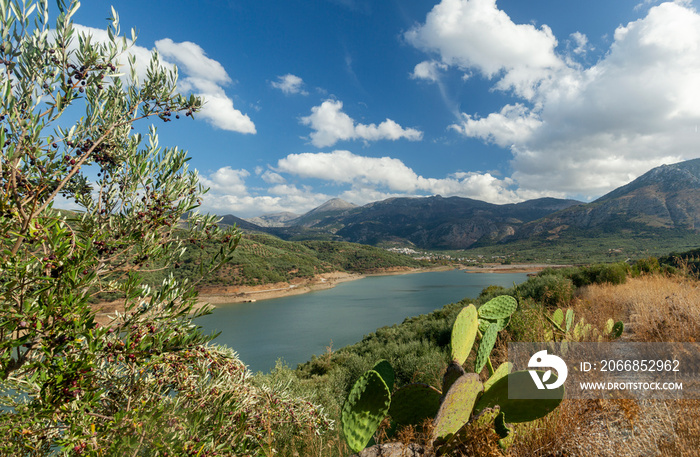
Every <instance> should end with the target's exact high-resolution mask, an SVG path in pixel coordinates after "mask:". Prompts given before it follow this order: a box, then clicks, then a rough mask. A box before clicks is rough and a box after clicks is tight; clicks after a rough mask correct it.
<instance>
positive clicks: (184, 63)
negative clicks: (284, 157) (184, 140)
mask: <svg viewBox="0 0 700 457" xmlns="http://www.w3.org/2000/svg"><path fill="white" fill-rule="evenodd" d="M74 28H75V30H76V32H78V33H81V34H86V35H91V36H92V37H93V38H92V39H93V40H94V41H96V42H101V43H105V42H107V41H109V37H108V35H107V31H106V30H102V29H96V28H93V27H86V26H84V25H80V24H74ZM127 43H128V45H129V48H128V50H127V52H126V53H125V54H122V55H120V56H118V66H119V71H120V72H122V73H124V74H125V76H127V77H128V74H129V61H128V56H129V55H133V56H135V57H136V76H137V78H138V80H139V82H143V81H145V79H146V70H147V69H148V66H149V64H150V62H151V59H152V57H153V50H150V49H147V48H144V47H143V46H139V45H136V44H134V43H133V42H132V41H131V40H127ZM74 45H76V46H77V41H76V42H75V43H74ZM154 49H155V50H156V51H157V52H158V60H159V64H160V65H161V66H162V67H164V68H168V69H173V68H175V66H176V65H177V67H178V72H179V79H178V90H180V91H182V92H189V93H194V94H196V95H198V96H201V97H202V98H203V99H204V100H205V104H204V107H203V108H202V110H201V112H199V113H198V114H197V117H199V116H201V117H203V118H204V119H206V120H207V121H208V122H209V123H211V124H212V125H213V126H215V127H217V128H220V129H223V130H229V131H233V132H240V133H255V124H253V122H252V121H251V120H250V118H249V117H248V116H247V115H245V114H243V113H242V112H241V111H239V110H237V109H235V108H234V107H233V100H231V98H230V97H229V96H228V95H226V92H225V91H224V89H223V87H222V86H226V85H229V84H231V78H230V77H229V75H228V74H227V73H226V70H225V69H224V67H223V66H222V65H221V64H220V63H219V62H217V61H216V60H213V59H211V58H209V57H207V56H206V53H205V52H204V50H203V49H202V48H201V47H200V46H199V45H197V44H196V43H192V42H189V41H185V42H182V43H175V42H173V41H172V40H171V39H169V38H165V39H162V40H158V41H156V43H155V48H154Z"/></svg>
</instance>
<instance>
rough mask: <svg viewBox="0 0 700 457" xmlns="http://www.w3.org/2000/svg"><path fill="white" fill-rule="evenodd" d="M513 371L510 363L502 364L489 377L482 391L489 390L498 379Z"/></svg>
mask: <svg viewBox="0 0 700 457" xmlns="http://www.w3.org/2000/svg"><path fill="white" fill-rule="evenodd" d="M512 369H513V364H512V363H510V362H503V363H502V364H501V365H500V366H499V367H498V368H496V371H495V372H494V373H493V374H492V375H491V377H490V378H489V379H488V380H487V381H486V382H485V383H484V391H487V390H489V389H490V388H491V386H492V385H494V384H495V383H496V381H498V380H499V379H501V378H503V377H505V376H507V375H508V374H509V373H510V371H511V370H512Z"/></svg>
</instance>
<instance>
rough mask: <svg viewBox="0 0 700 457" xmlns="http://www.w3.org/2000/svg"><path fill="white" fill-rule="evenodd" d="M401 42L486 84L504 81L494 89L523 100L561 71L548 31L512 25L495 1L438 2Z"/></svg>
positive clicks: (461, 0)
mask: <svg viewBox="0 0 700 457" xmlns="http://www.w3.org/2000/svg"><path fill="white" fill-rule="evenodd" d="M405 38H406V39H407V41H408V42H409V43H411V44H413V45H414V46H415V47H417V48H419V49H422V50H424V51H426V52H428V53H431V54H437V55H439V56H440V58H441V60H442V63H443V64H446V65H450V66H455V67H458V68H460V69H462V70H465V71H467V70H469V69H476V70H478V71H480V72H481V73H482V74H483V75H484V76H485V77H487V78H494V77H496V76H500V75H503V76H502V78H501V79H500V81H499V82H498V84H497V85H496V87H497V88H499V89H502V90H508V89H513V90H514V91H515V92H516V93H518V94H519V95H521V96H524V97H526V98H531V97H532V96H534V91H535V88H536V86H537V85H538V84H539V83H540V82H541V81H542V80H543V79H545V78H547V77H548V75H549V74H550V72H551V71H552V69H556V68H561V67H563V66H564V63H563V62H562V60H561V59H560V58H559V57H558V56H557V55H556V53H555V52H554V48H555V47H556V46H557V40H556V38H555V37H554V34H553V33H552V30H551V29H550V28H549V27H547V26H546V25H544V26H542V27H541V28H540V29H537V28H535V27H534V26H533V25H531V24H515V23H513V21H512V20H511V19H510V17H508V15H507V14H506V13H505V12H503V11H501V10H499V9H498V7H497V6H496V0H442V1H441V2H440V3H439V4H438V5H436V6H435V7H434V8H433V9H432V10H431V11H430V12H429V13H428V16H427V17H426V21H425V24H423V25H420V26H417V27H414V28H412V29H411V30H409V31H408V32H406V34H405ZM414 73H415V70H414Z"/></svg>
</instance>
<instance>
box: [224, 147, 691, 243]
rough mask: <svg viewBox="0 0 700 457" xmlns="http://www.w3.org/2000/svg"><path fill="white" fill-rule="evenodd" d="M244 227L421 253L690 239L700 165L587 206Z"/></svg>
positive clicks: (314, 215)
mask: <svg viewBox="0 0 700 457" xmlns="http://www.w3.org/2000/svg"><path fill="white" fill-rule="evenodd" d="M226 217H227V218H228V221H234V219H231V218H235V216H226ZM235 219H238V218H235ZM245 222H246V224H248V225H245V226H244V225H241V227H242V228H243V229H246V230H252V231H261V232H267V233H270V234H273V235H276V236H278V237H280V238H283V239H288V240H305V239H327V240H338V241H350V242H355V243H362V244H369V245H379V246H415V247H419V248H424V249H469V248H473V247H478V246H487V245H494V244H503V243H509V242H512V241H518V240H524V239H528V238H541V239H546V240H550V241H551V240H557V239H560V238H565V237H567V236H569V237H570V236H598V234H599V233H600V232H601V231H602V232H604V233H609V234H614V233H618V234H619V233H627V232H630V231H634V230H645V229H647V228H648V229H654V230H656V229H659V230H670V231H674V230H676V231H678V230H686V231H691V232H692V231H697V230H698V228H700V159H693V160H689V161H685V162H680V163H676V164H671V165H662V166H660V167H656V168H654V169H652V170H649V171H648V172H647V173H645V174H643V175H642V176H640V177H639V178H637V179H635V180H633V181H632V182H630V183H628V184H626V185H624V186H621V187H619V188H617V189H615V190H613V191H611V192H609V193H607V194H606V195H604V196H602V197H600V198H598V199H597V200H595V201H593V202H590V203H584V202H580V201H577V200H570V199H557V198H552V197H545V198H539V199H533V200H527V201H524V202H519V203H509V204H503V205H496V204H492V203H488V202H484V201H481V200H475V199H470V198H464V197H455V196H453V197H442V196H440V195H435V196H430V197H393V198H390V199H386V200H381V201H376V202H371V203H368V204H366V205H364V206H357V205H354V204H352V203H348V202H346V201H344V200H342V199H332V200H329V201H328V202H326V203H324V204H323V205H320V206H319V207H317V208H314V209H313V210H311V211H309V212H307V213H305V214H303V215H301V216H299V217H297V218H294V219H290V220H288V221H286V222H285V223H284V224H283V226H276V227H260V226H256V225H255V224H251V223H250V222H248V221H245Z"/></svg>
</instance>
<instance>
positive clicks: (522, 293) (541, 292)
mask: <svg viewBox="0 0 700 457" xmlns="http://www.w3.org/2000/svg"><path fill="white" fill-rule="evenodd" d="M515 291H516V294H517V296H518V297H520V298H532V299H533V300H535V301H537V302H540V303H542V304H544V305H546V306H550V307H555V306H560V305H563V304H565V303H568V302H569V301H570V300H571V299H572V298H573V297H574V283H573V281H572V280H571V279H569V278H566V277H564V276H561V275H558V274H546V275H543V276H535V277H532V278H529V279H528V280H527V281H526V282H524V283H522V284H520V285H518V286H516V287H515Z"/></svg>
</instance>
